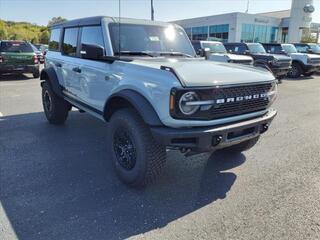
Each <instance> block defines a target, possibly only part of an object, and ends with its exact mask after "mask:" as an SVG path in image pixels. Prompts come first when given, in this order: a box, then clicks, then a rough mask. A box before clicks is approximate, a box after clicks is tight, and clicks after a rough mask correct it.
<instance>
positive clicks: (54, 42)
mask: <svg viewBox="0 0 320 240" xmlns="http://www.w3.org/2000/svg"><path fill="white" fill-rule="evenodd" d="M60 32H61V29H60V28H57V29H52V30H51V34H50V40H49V50H50V51H59V41H60Z"/></svg>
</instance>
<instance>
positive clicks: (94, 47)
mask: <svg viewBox="0 0 320 240" xmlns="http://www.w3.org/2000/svg"><path fill="white" fill-rule="evenodd" d="M120 28H121V30H120ZM119 40H120V42H119ZM195 55H196V54H195V51H194V49H193V47H192V45H191V42H190V41H189V40H188V37H187V35H186V33H185V32H184V30H183V29H182V28H181V27H179V26H177V25H174V24H168V23H162V22H154V21H146V20H136V19H123V18H121V23H119V19H117V18H110V17H92V18H85V19H79V20H73V21H68V22H64V23H61V24H58V25H54V26H52V28H51V37H50V44H49V51H48V53H47V55H46V61H45V68H44V69H43V71H42V72H41V78H40V79H41V86H42V101H43V107H44V112H45V115H46V117H47V119H48V121H49V122H50V123H52V124H62V123H64V122H65V120H66V119H67V116H68V112H69V111H70V109H71V108H72V107H75V108H78V109H80V110H82V111H85V112H87V113H89V114H91V115H93V116H95V117H97V118H99V119H101V120H103V121H106V122H108V123H109V124H108V125H109V128H108V129H109V132H108V141H107V143H108V146H109V147H110V149H109V151H108V154H107V151H106V156H108V157H109V158H110V159H111V160H112V163H113V164H114V166H115V169H116V172H117V174H118V175H119V177H120V179H121V180H122V181H124V182H125V183H127V184H129V185H133V186H141V185H145V184H146V183H149V182H151V181H153V180H154V179H155V177H156V176H157V175H158V174H159V173H160V172H161V169H162V168H163V166H164V163H165V159H166V148H169V149H177V150H180V151H181V152H182V153H185V154H186V155H190V154H195V153H201V152H206V151H213V150H217V149H222V148H224V149H226V150H227V151H245V150H247V149H249V148H251V147H253V146H254V145H255V144H256V142H257V141H258V139H259V136H260V134H262V133H263V132H265V131H266V130H267V129H268V127H269V125H270V123H271V121H272V120H273V118H274V117H275V115H276V111H275V110H274V109H271V108H270V106H271V104H272V103H273V101H274V100H275V98H276V95H277V85H276V82H275V79H274V76H273V75H272V74H271V73H270V72H269V71H266V70H264V69H261V70H256V69H253V68H252V67H247V66H237V65H232V66H230V65H229V64H221V63H215V62H211V61H206V60H205V59H202V58H195V57H194V56H195Z"/></svg>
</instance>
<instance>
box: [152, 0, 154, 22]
mask: <svg viewBox="0 0 320 240" xmlns="http://www.w3.org/2000/svg"><path fill="white" fill-rule="evenodd" d="M151 20H152V21H154V8H153V0H151Z"/></svg>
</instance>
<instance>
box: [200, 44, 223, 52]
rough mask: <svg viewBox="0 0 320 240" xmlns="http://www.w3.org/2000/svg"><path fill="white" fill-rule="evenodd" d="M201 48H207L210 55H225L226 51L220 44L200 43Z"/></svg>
mask: <svg viewBox="0 0 320 240" xmlns="http://www.w3.org/2000/svg"><path fill="white" fill-rule="evenodd" d="M202 47H203V48H209V49H210V52H211V53H226V52H227V50H226V48H225V47H224V46H223V44H222V43H213V42H202Z"/></svg>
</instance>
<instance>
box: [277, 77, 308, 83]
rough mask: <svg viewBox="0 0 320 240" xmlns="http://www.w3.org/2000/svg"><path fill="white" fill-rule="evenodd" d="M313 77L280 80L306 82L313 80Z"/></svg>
mask: <svg viewBox="0 0 320 240" xmlns="http://www.w3.org/2000/svg"><path fill="white" fill-rule="evenodd" d="M313 79H314V77H313V76H310V77H305V76H301V77H298V78H284V79H282V81H293V82H294V81H307V80H313Z"/></svg>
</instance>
